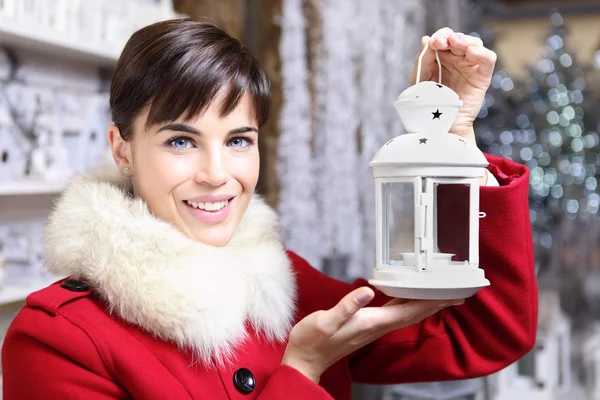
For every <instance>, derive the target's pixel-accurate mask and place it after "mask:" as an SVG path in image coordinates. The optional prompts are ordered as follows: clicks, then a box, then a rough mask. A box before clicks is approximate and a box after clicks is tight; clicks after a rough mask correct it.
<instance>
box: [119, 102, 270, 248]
mask: <svg viewBox="0 0 600 400" xmlns="http://www.w3.org/2000/svg"><path fill="white" fill-rule="evenodd" d="M220 109H221V108H220V99H217V100H215V101H214V102H213V103H212V104H211V106H210V107H209V108H208V109H207V110H206V112H205V113H204V114H202V115H200V116H198V117H196V118H195V119H193V120H188V121H184V120H176V121H173V122H169V123H164V124H159V125H156V126H153V127H151V128H150V129H148V130H147V131H143V128H142V127H143V126H144V123H145V121H146V116H147V114H148V110H147V109H146V110H145V112H143V113H141V115H139V116H138V117H137V119H136V121H135V123H134V131H135V133H134V136H133V139H132V140H130V141H129V142H124V141H123V140H122V139H121V138H120V135H119V133H118V130H117V128H116V127H114V126H113V127H111V128H110V129H109V138H110V142H111V146H112V149H113V155H114V156H115V160H116V161H117V163H118V164H119V167H120V168H121V171H123V168H125V167H127V168H129V175H130V176H131V177H132V183H133V189H134V194H135V195H136V196H139V197H141V198H142V199H143V200H144V201H145V202H146V203H147V204H148V208H149V209H150V210H151V211H152V213H153V214H154V215H156V216H157V217H158V218H160V219H162V220H164V221H167V222H169V223H171V224H173V225H174V226H176V227H177V228H178V229H179V230H180V231H181V232H182V233H184V234H185V235H186V236H188V237H190V238H192V239H194V240H197V241H199V242H202V243H206V244H208V245H212V246H224V245H226V244H227V243H228V242H229V240H230V239H231V237H232V236H233V233H234V231H235V229H236V227H237V225H238V223H239V222H240V220H241V218H242V216H243V215H244V212H245V211H246V208H247V207H248V204H249V203H250V200H251V198H252V194H253V193H254V189H255V187H256V183H257V180H258V172H259V154H258V143H257V140H258V127H257V123H256V120H255V118H254V112H253V111H254V110H253V108H252V103H251V100H250V98H249V97H248V96H244V97H243V99H242V100H241V101H240V102H239V104H238V106H237V108H235V110H233V111H232V112H231V113H229V114H228V115H227V116H225V117H221V116H220ZM111 130H112V131H113V133H112V134H111Z"/></svg>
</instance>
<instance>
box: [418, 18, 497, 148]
mask: <svg viewBox="0 0 600 400" xmlns="http://www.w3.org/2000/svg"><path fill="white" fill-rule="evenodd" d="M422 45H423V46H425V45H428V46H429V49H428V50H427V51H426V52H425V55H424V56H423V61H422V63H423V64H422V66H421V77H420V80H421V81H437V80H438V64H437V61H436V59H435V50H437V52H438V55H439V57H440V62H441V64H442V83H443V84H444V85H446V86H448V87H449V88H451V89H452V90H454V91H455V92H456V93H458V96H459V97H460V99H461V100H462V101H463V106H462V107H461V109H460V111H459V113H458V115H457V117H456V120H455V121H454V124H453V125H452V128H451V129H450V132H452V133H455V134H457V135H461V136H463V137H465V138H467V139H470V140H472V141H475V134H474V133H473V121H475V118H477V115H478V114H479V110H480V109H481V106H482V104H483V99H484V96H485V92H486V91H487V89H488V87H489V86H490V82H491V79H492V74H493V72H494V66H495V64H496V53H494V52H493V51H491V50H489V49H487V48H485V47H484V46H483V42H482V41H481V39H479V38H478V37H475V36H469V35H465V34H463V33H459V32H454V31H453V30H452V29H450V28H442V29H440V30H438V31H437V32H436V33H434V34H433V36H431V37H429V36H424V37H423V39H422ZM419 55H420V52H419ZM417 63H418V56H417V61H416V62H415V66H414V69H413V75H412V82H413V84H414V83H415V82H416V77H417Z"/></svg>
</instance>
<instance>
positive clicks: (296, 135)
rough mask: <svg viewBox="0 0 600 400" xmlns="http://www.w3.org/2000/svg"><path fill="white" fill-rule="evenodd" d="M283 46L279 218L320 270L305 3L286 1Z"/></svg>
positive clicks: (293, 245)
mask: <svg viewBox="0 0 600 400" xmlns="http://www.w3.org/2000/svg"><path fill="white" fill-rule="evenodd" d="M281 22H282V31H281V39H280V43H279V52H280V55H281V75H282V82H283V89H282V90H283V106H282V108H281V114H280V120H279V131H280V132H281V133H280V135H279V140H278V151H277V154H278V159H277V171H278V175H279V183H280V188H281V189H280V195H279V213H280V215H281V228H282V234H283V240H284V243H285V244H286V246H287V247H288V248H289V249H290V250H293V251H295V252H297V253H298V254H300V255H301V256H302V257H305V258H306V259H307V261H308V262H310V263H311V264H312V265H315V266H317V267H318V266H319V265H320V264H321V263H320V258H319V252H318V251H315V250H316V249H317V248H318V247H319V243H320V238H319V231H320V229H321V228H320V224H319V223H318V222H319V221H318V219H317V204H316V202H315V181H314V165H313V164H314V163H313V159H312V151H311V137H312V134H311V123H310V93H309V90H308V66H307V61H306V47H307V46H306V40H305V31H304V29H305V23H304V16H303V12H302V1H301V0H284V1H283V4H282V14H281Z"/></svg>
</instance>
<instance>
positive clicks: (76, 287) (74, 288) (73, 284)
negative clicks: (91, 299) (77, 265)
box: [61, 279, 90, 292]
mask: <svg viewBox="0 0 600 400" xmlns="http://www.w3.org/2000/svg"><path fill="white" fill-rule="evenodd" d="M61 286H62V287H63V288H65V289H67V290H70V291H71V292H85V291H86V290H88V289H89V288H90V285H88V284H87V283H85V282H81V281H77V280H75V279H67V280H64V281H63V283H62V284H61Z"/></svg>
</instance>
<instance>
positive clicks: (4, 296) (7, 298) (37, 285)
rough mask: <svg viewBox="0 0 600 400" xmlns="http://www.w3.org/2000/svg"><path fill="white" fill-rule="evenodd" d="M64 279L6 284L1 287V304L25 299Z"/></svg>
mask: <svg viewBox="0 0 600 400" xmlns="http://www.w3.org/2000/svg"><path fill="white" fill-rule="evenodd" d="M59 279H62V278H61V277H56V278H52V279H48V280H46V281H36V282H33V283H31V284H28V285H4V286H2V287H0V305H3V304H10V303H17V302H21V301H24V300H25V298H27V296H29V295H30V294H31V293H33V292H36V291H38V290H40V289H43V288H45V287H46V286H49V285H51V284H52V283H54V282H56V281H58V280H59Z"/></svg>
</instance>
